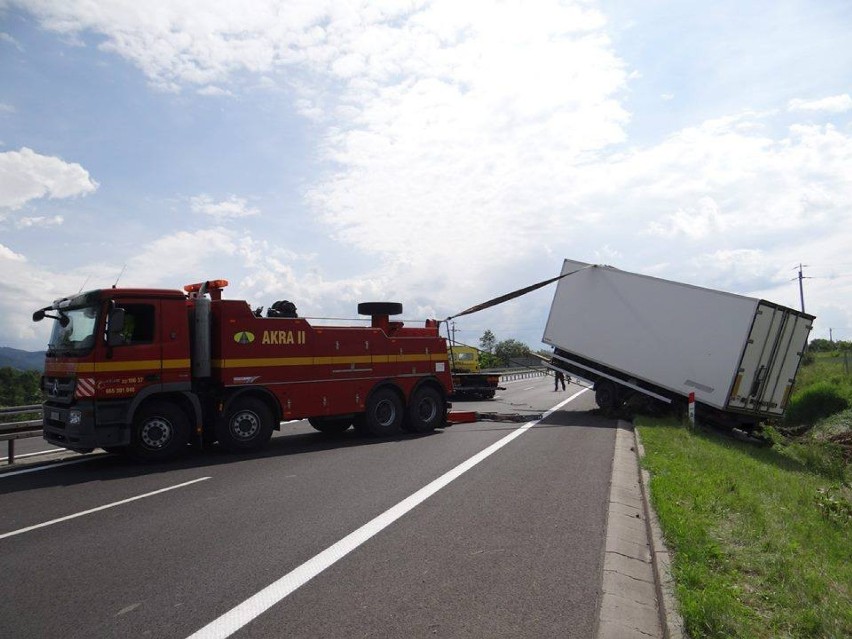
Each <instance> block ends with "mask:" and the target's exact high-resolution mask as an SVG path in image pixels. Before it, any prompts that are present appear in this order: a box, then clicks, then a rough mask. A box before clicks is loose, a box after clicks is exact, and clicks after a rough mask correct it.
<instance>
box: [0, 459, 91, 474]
mask: <svg viewBox="0 0 852 639" xmlns="http://www.w3.org/2000/svg"><path fill="white" fill-rule="evenodd" d="M104 457H105V455H92V456H91V457H83V458H82V459H73V460H71V461H67V462H59V463H58V464H45V465H44V466H36V467H34V468H24V469H23V470H13V471H11V472H9V473H2V474H0V479H5V478H6V477H14V476H15V475H26V474H27V473H37V472H39V471H42V470H51V469H53V468H59V467H60V466H71V465H72V464H82V463H83V462H87V461H92V460H93V459H103V458H104Z"/></svg>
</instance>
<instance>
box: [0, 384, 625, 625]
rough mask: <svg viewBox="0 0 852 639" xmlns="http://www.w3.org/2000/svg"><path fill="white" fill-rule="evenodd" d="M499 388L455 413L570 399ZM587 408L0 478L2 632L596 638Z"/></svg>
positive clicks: (601, 446) (601, 517)
mask: <svg viewBox="0 0 852 639" xmlns="http://www.w3.org/2000/svg"><path fill="white" fill-rule="evenodd" d="M507 387H508V388H507V390H506V391H504V392H502V393H501V394H500V395H498V397H497V398H496V399H495V400H493V401H490V402H456V408H458V409H465V410H467V409H470V410H480V411H493V412H512V413H524V414H536V413H543V412H546V411H548V410H549V409H551V408H552V407H554V406H556V405H557V404H558V403H559V402H562V401H564V400H566V399H568V398H569V397H571V396H573V395H574V394H575V393H576V392H578V391H579V390H580V389H579V387H576V386H571V385H569V387H568V390H567V391H566V392H558V393H555V392H553V388H552V380H551V379H550V378H546V379H544V378H539V379H532V380H520V381H517V382H510V383H508V384H507ZM593 407H594V399H593V396H592V393H591V392H585V393H583V394H580V395H579V396H577V397H576V398H574V399H573V400H572V401H570V402H569V403H567V404H566V405H565V406H563V407H562V408H561V409H559V410H557V411H555V412H553V413H552V414H551V415H549V416H548V417H547V418H546V419H544V420H543V421H541V422H540V423H536V424H535V425H533V426H531V427H530V426H525V425H524V424H520V423H505V422H478V423H475V424H461V425H456V426H453V427H452V428H449V429H446V430H445V431H439V432H436V433H434V434H430V435H426V436H420V437H411V436H405V437H400V438H398V439H392V440H369V439H362V438H359V437H357V436H356V435H355V433H354V432H349V433H347V434H345V435H344V436H341V437H337V438H329V437H326V436H323V435H321V434H319V433H316V432H315V431H313V429H311V428H310V426H308V425H307V423H305V422H298V423H292V424H287V425H285V426H284V429H283V431H282V433H281V434H277V435H276V437H275V438H273V440H272V442H271V445H270V446H269V447H268V449H266V450H265V451H263V452H262V453H261V454H255V455H251V456H248V455H246V456H233V455H227V454H224V453H220V452H218V451H215V450H214V451H209V452H205V453H195V454H193V455H190V456H188V457H186V458H184V459H182V460H179V461H178V462H176V463H172V464H168V465H165V464H164V465H153V466H142V465H136V464H133V463H130V462H128V461H125V460H123V459H122V458H119V457H115V456H111V455H100V456H96V457H95V458H93V459H90V460H88V461H85V462H83V463H77V464H72V465H65V466H56V467H52V468H48V469H44V470H39V471H35V472H28V473H25V474H8V473H6V474H3V475H0V513H2V514H0V570H2V575H3V578H2V580H0V619H2V624H0V637H45V638H47V637H69V638H71V637H86V638H90V637H122V638H126V637H181V638H186V637H190V636H192V635H193V634H194V633H198V635H197V636H209V637H213V636H228V634H229V633H233V636H235V637H284V636H287V637H426V636H429V637H432V636H437V637H552V636H559V637H590V636H593V633H594V628H595V621H596V618H597V607H598V599H599V593H600V584H601V570H602V558H603V550H604V548H603V545H604V532H605V531H604V529H605V522H606V507H607V497H608V487H609V479H610V471H611V463H612V454H613V446H614V438H615V429H614V424H613V423H612V422H611V421H610V420H607V419H604V418H601V417H597V416H595V415H592V414H590V413H589V412H587V411H588V410H590V409H592V408H593ZM490 447H491V448H490ZM477 456H478V457H477ZM465 462H467V463H465ZM460 465H461V466H460ZM32 468H33V466H29V467H28V469H32ZM57 520H58V521H57Z"/></svg>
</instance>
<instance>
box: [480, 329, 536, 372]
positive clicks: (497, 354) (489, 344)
mask: <svg viewBox="0 0 852 639" xmlns="http://www.w3.org/2000/svg"><path fill="white" fill-rule="evenodd" d="M533 353H535V354H537V355H541V356H542V357H546V358H548V359H550V356H551V352H550V351H549V350H538V351H533V350H532V349H531V348H530V347H529V346H527V345H526V344H524V343H523V342H520V341H518V340H516V339H504V340H498V339H497V337H496V336H495V335H494V333H493V332H492V331H491V330H490V329H486V330H485V332H484V333H483V334H482V337H480V338H479V366H480V367H481V368H500V367H503V366H511V365H512V364H513V362H515V361H516V360H519V359H523V358H529V357H532V356H533Z"/></svg>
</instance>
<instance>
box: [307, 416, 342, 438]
mask: <svg viewBox="0 0 852 639" xmlns="http://www.w3.org/2000/svg"><path fill="white" fill-rule="evenodd" d="M308 422H309V423H310V425H311V426H313V427H314V428H316V429H317V430H318V431H319V432H321V433H325V434H326V435H339V434H340V433H345V432H346V431H347V430H349V427H350V426H351V425H352V418H351V417H308Z"/></svg>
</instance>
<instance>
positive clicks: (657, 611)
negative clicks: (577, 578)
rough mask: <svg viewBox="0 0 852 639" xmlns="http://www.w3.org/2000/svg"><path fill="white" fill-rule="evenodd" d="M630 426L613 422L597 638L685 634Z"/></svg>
mask: <svg viewBox="0 0 852 639" xmlns="http://www.w3.org/2000/svg"><path fill="white" fill-rule="evenodd" d="M643 455H644V451H643V450H642V447H641V442H640V440H639V437H638V433H636V430H635V429H634V428H633V425H632V424H630V423H628V422H625V421H619V422H618V428H617V430H616V437H615V452H614V456H613V461H612V479H611V481H610V492H609V509H608V512H607V526H606V542H605V549H604V564H603V577H602V584H601V591H602V593H601V605H600V610H599V614H598V629H597V639H631V638H634V637H635V638H637V639H638V638H641V639H648V638H649V637H651V638H654V639H686V636H687V635H686V633H685V632H684V630H683V620H682V619H681V617H680V615H679V614H678V612H677V602H676V600H675V598H674V582H673V581H672V578H671V572H670V566H671V560H670V557H669V553H668V550H667V549H666V546H665V543H664V541H663V536H662V533H661V531H660V525H659V521H658V520H657V515H656V513H655V512H654V509H653V508H652V507H651V503H650V501H649V499H648V497H649V494H650V493H649V489H648V486H649V483H648V482H649V475H648V473H647V471H643V470H642V469H641V466H640V464H639V462H640V459H641V458H642V456H643Z"/></svg>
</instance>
